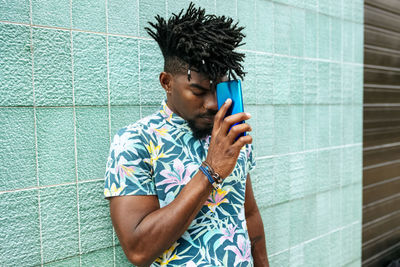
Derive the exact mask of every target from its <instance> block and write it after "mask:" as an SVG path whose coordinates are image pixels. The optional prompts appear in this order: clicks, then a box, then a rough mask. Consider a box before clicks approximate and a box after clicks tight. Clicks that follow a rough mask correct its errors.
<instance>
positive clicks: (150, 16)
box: [139, 0, 167, 37]
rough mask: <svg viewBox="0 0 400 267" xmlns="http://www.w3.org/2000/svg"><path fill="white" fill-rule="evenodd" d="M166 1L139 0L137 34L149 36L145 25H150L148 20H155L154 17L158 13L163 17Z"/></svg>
mask: <svg viewBox="0 0 400 267" xmlns="http://www.w3.org/2000/svg"><path fill="white" fill-rule="evenodd" d="M166 4H167V2H166V1H152V0H139V35H140V36H143V37H149V35H148V33H147V31H146V30H145V29H144V28H145V27H150V28H151V29H152V27H151V26H150V24H149V23H148V22H153V23H154V22H156V20H155V19H154V17H155V16H156V15H160V16H161V17H165V15H166V11H167V7H166Z"/></svg>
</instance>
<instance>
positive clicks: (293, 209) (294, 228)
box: [289, 199, 307, 256]
mask: <svg viewBox="0 0 400 267" xmlns="http://www.w3.org/2000/svg"><path fill="white" fill-rule="evenodd" d="M289 206H290V247H294V246H296V247H297V246H299V247H301V245H300V244H301V243H302V242H303V241H304V237H303V231H304V214H305V213H307V211H306V210H305V209H304V201H303V200H302V199H297V200H293V201H291V202H289ZM291 253H292V250H291ZM291 256H292V255H291Z"/></svg>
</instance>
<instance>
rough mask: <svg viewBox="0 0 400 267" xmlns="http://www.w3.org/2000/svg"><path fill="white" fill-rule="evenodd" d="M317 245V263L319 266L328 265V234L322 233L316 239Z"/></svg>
mask: <svg viewBox="0 0 400 267" xmlns="http://www.w3.org/2000/svg"><path fill="white" fill-rule="evenodd" d="M316 242H317V246H318V263H319V264H321V266H330V262H329V256H330V251H329V249H330V237H329V235H324V236H322V237H320V238H318V239H317V240H316Z"/></svg>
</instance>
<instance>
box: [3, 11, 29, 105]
mask: <svg viewBox="0 0 400 267" xmlns="http://www.w3.org/2000/svg"><path fill="white" fill-rule="evenodd" d="M1 9H2V7H0V10H1ZM3 13H4V12H1V11H0V14H3ZM6 13H8V12H6ZM0 32H1V38H2V41H1V42H0V53H1V59H0V69H1V79H0V94H1V98H0V105H1V106H33V87H32V56H31V50H30V30H29V27H26V26H20V25H13V24H5V23H1V24H0ZM10 88H12V90H10Z"/></svg>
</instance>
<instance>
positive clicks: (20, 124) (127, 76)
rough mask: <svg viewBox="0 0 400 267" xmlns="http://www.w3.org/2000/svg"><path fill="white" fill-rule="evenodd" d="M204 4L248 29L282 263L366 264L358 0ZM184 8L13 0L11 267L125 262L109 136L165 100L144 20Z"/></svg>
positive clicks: (8, 21)
mask: <svg viewBox="0 0 400 267" xmlns="http://www.w3.org/2000/svg"><path fill="white" fill-rule="evenodd" d="M195 2H196V3H197V4H200V5H202V6H203V7H205V8H206V9H207V10H208V11H210V12H213V13H217V14H225V15H230V16H232V17H234V18H235V19H238V20H239V21H240V23H241V24H243V25H245V26H246V34H247V38H246V45H245V46H243V47H242V49H241V50H242V51H243V52H245V53H246V62H245V68H246V71H247V72H248V75H247V76H246V79H245V81H244V90H245V91H244V100H245V103H246V107H245V109H246V110H247V111H249V112H250V113H251V114H252V115H253V116H252V119H251V120H250V121H249V123H251V125H252V126H253V129H254V130H253V132H252V135H253V137H254V146H255V149H256V155H257V168H256V170H255V171H254V173H253V174H252V180H253V187H254V191H255V195H256V198H257V202H258V205H259V208H260V211H261V214H262V217H263V221H264V226H265V232H266V239H267V246H268V253H269V258H270V262H271V266H344V265H346V266H360V265H361V263H360V262H361V192H362V185H361V167H362V103H363V99H362V83H363V78H362V75H363V65H362V63H363V52H362V51H363V1H362V0H349V1H347V0H342V1H332V0H329V1H328V0H276V1H267V0H233V1H232V0H197V1H195ZM188 3H189V1H188V0H175V1H172V0H168V1H149V0H132V1H117V0H105V1H91V2H88V1H78V0H72V1H71V0H63V1H48V0H46V1H43V0H40V1H39V0H30V1H27V0H21V1H17V2H15V3H14V2H13V1H6V2H4V3H2V5H1V6H0V112H1V114H0V115H1V128H2V130H1V131H0V140H1V146H0V161H1V165H0V194H1V197H2V201H1V213H2V214H1V218H2V219H1V220H0V229H1V232H2V233H3V234H2V235H0V244H1V245H0V257H1V259H0V262H1V265H2V266H16V265H18V266H30V265H45V266H93V265H96V266H125V265H129V264H128V262H127V260H126V258H125V256H124V254H123V252H122V250H121V247H120V246H119V242H118V239H117V238H116V236H115V233H114V232H113V229H112V225H111V221H110V218H109V211H108V203H107V202H106V201H105V200H104V199H103V197H102V191H103V190H102V185H103V173H104V169H105V161H106V157H107V153H108V147H109V144H110V140H111V137H112V135H113V134H114V133H115V132H116V131H117V130H118V129H119V128H120V127H122V126H125V125H127V124H129V123H132V122H134V121H136V120H138V119H139V118H141V117H144V116H146V115H148V114H150V113H152V112H153V111H154V109H155V108H157V106H158V105H159V103H160V100H161V99H162V98H163V91H162V89H161V88H160V86H159V85H158V73H159V72H160V71H161V70H162V57H161V54H160V52H159V49H158V47H157V45H156V44H155V42H154V41H152V40H151V39H150V38H149V36H147V34H146V33H145V31H144V29H143V28H144V26H145V25H146V21H148V20H152V19H153V16H154V15H155V14H157V13H159V14H161V15H166V14H170V13H172V12H176V11H178V10H179V9H181V8H184V7H187V5H188Z"/></svg>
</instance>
